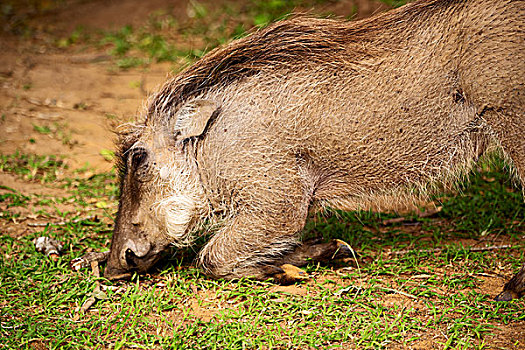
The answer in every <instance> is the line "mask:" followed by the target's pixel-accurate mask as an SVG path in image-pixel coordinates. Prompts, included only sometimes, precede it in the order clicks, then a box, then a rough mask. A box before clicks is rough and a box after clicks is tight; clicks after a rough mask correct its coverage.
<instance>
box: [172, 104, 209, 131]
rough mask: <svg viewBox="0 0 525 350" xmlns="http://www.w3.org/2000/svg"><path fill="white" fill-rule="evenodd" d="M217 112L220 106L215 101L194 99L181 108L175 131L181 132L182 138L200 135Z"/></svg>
mask: <svg viewBox="0 0 525 350" xmlns="http://www.w3.org/2000/svg"><path fill="white" fill-rule="evenodd" d="M217 113H218V107H217V104H216V103H215V102H214V101H211V100H193V101H191V102H189V103H187V104H186V105H184V106H182V108H181V109H180V112H179V115H178V118H177V122H176V123H175V132H179V133H180V137H181V138H182V139H187V138H189V137H195V136H200V135H202V134H203V133H204V131H205V130H206V127H207V126H208V124H209V123H210V121H211V120H212V119H213V118H214V117H215V116H216V115H217Z"/></svg>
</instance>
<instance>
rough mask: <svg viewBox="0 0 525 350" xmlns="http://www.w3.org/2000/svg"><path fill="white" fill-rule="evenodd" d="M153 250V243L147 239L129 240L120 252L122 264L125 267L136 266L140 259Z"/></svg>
mask: <svg viewBox="0 0 525 350" xmlns="http://www.w3.org/2000/svg"><path fill="white" fill-rule="evenodd" d="M150 250H151V244H150V243H149V242H147V241H145V240H142V241H137V242H135V241H132V240H128V241H127V242H126V243H125V244H124V246H123V247H122V250H121V253H120V264H121V265H122V267H123V268H124V269H129V268H133V267H136V266H137V264H138V259H140V258H143V257H144V256H146V255H147V254H148V253H149V252H150Z"/></svg>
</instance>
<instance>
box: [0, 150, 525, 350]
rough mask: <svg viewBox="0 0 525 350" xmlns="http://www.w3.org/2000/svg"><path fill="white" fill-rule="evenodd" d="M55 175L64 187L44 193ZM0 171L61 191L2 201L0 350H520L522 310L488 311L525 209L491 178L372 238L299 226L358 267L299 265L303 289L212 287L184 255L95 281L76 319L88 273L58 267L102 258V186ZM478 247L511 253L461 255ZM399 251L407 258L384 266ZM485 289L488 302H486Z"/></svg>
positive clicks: (47, 171) (370, 218)
mask: <svg viewBox="0 0 525 350" xmlns="http://www.w3.org/2000/svg"><path fill="white" fill-rule="evenodd" d="M57 168H58V169H61V171H65V172H66V176H64V177H63V178H62V179H61V180H57V179H56V178H54V179H55V180H54V182H53V183H50V182H49V181H47V180H44V179H51V178H53V177H52V174H53V173H54V172H55V171H56V169H57ZM0 169H1V171H2V172H5V173H9V174H12V175H13V176H16V177H18V178H19V179H20V180H21V181H27V182H35V181H37V182H38V181H40V182H41V183H42V186H52V187H55V188H58V189H64V190H65V191H66V192H65V194H64V195H62V196H37V195H34V194H31V193H20V192H18V191H15V190H13V189H9V188H6V187H5V186H4V187H2V190H3V191H2V192H1V193H2V194H1V195H0V204H1V205H2V210H3V214H2V217H1V218H0V223H1V224H2V227H4V228H12V229H14V231H15V234H3V235H1V236H0V250H1V254H0V259H1V260H0V284H1V285H2V288H1V289H0V309H1V312H0V315H1V318H0V343H1V344H3V346H4V347H6V348H20V349H34V348H38V349H39V348H49V349H56V348H65V349H85V348H108V347H111V348H115V349H122V348H135V347H137V348H144V349H151V348H163V349H164V348H166V349H186V348H188V349H208V348H215V349H255V348H268V349H282V348H293V349H306V348H338V347H342V348H348V347H351V348H355V347H358V348H374V349H380V348H397V347H406V346H421V347H423V348H426V347H427V346H430V345H429V344H432V345H434V346H437V348H442V349H449V348H450V349H472V348H474V349H483V348H487V347H488V348H494V347H496V345H497V344H499V343H494V341H495V339H499V340H500V341H503V343H501V346H502V347H508V346H511V345H512V344H513V343H515V344H516V345H515V346H516V347H518V346H523V340H522V339H518V338H517V334H518V333H516V332H515V333H512V331H509V330H512V329H520V327H521V329H522V328H523V327H524V325H525V314H524V313H523V308H524V306H525V301H524V300H516V301H512V302H508V303H500V302H494V301H492V298H493V296H494V294H495V293H497V292H498V291H499V288H501V286H502V284H503V282H504V280H505V279H504V278H503V277H508V276H510V275H511V274H512V273H514V272H516V271H517V269H518V268H519V266H520V264H521V263H522V262H523V261H525V254H524V253H523V251H524V250H523V243H520V240H521V242H522V241H523V240H522V238H521V237H522V236H523V234H524V232H525V225H524V219H525V210H524V209H525V205H524V204H523V201H522V199H521V197H520V193H519V191H518V190H516V189H512V190H511V187H510V183H509V180H508V177H507V175H506V174H504V172H503V171H502V170H501V167H500V164H496V165H495V166H493V167H487V166H485V167H484V168H482V169H481V171H480V172H475V173H473V174H472V175H471V182H470V185H465V186H463V187H462V189H461V192H462V193H461V194H460V195H440V196H439V200H440V201H441V202H442V203H443V211H442V212H441V213H439V214H438V215H437V216H436V217H432V218H425V219H419V218H417V217H416V216H414V217H413V219H414V220H413V221H410V225H397V226H383V225H381V222H382V220H383V219H386V218H391V217H393V216H394V215H393V214H386V213H371V212H350V213H345V212H338V213H336V214H334V215H332V216H328V217H327V216H320V217H317V218H316V219H315V220H314V221H316V225H314V224H313V222H314V221H311V223H310V224H309V225H308V227H307V234H308V235H310V236H313V235H323V236H324V237H325V238H330V237H332V236H334V237H335V236H337V237H340V238H343V239H345V240H346V241H347V242H349V243H350V244H352V246H353V247H354V248H355V249H356V250H357V251H358V253H359V254H360V257H359V260H358V261H359V267H355V265H354V263H353V262H352V261H347V262H337V263H336V262H334V264H330V265H326V266H325V265H318V264H311V265H310V266H308V267H307V268H306V270H307V271H308V273H309V274H310V275H311V276H312V279H311V280H310V281H309V282H306V283H302V284H299V285H295V286H290V287H281V286H275V285H273V284H271V283H269V282H256V281H250V280H241V281H237V282H229V281H222V280H218V281H216V280H211V279H209V278H207V277H205V276H203V275H202V274H201V273H200V271H199V270H198V269H195V268H193V267H191V265H190V263H191V258H189V257H191V256H192V253H191V252H185V253H184V252H183V253H180V254H175V255H172V256H170V257H168V258H167V259H165V260H164V262H163V263H162V264H161V265H159V267H158V269H157V271H156V272H154V273H152V274H147V275H144V276H138V275H135V276H134V278H133V279H132V281H131V282H109V281H107V280H105V279H103V278H100V279H99V281H100V283H101V284H102V293H99V294H97V298H98V300H97V303H96V304H95V305H94V306H93V307H92V308H91V309H90V310H89V311H88V312H87V313H85V314H82V313H80V312H79V309H80V306H81V305H82V304H83V303H84V302H85V301H86V300H87V299H88V298H89V297H90V296H91V295H92V293H93V288H94V284H95V278H94V277H93V276H92V275H91V273H90V271H89V270H87V269H86V270H82V271H80V272H73V271H71V270H70V268H69V261H70V260H71V259H72V258H75V257H78V256H81V255H82V254H84V253H85V252H86V251H91V250H96V251H99V250H103V249H107V247H108V246H109V240H110V235H111V230H112V218H113V215H114V212H115V210H116V204H117V203H116V200H117V199H116V198H117V196H118V193H117V192H118V188H117V186H116V178H115V175H114V173H107V174H105V173H103V174H96V175H93V176H92V177H90V178H89V179H82V178H81V177H77V176H76V174H75V173H73V172H71V171H68V170H67V169H62V168H61V167H60V162H59V161H58V160H56V159H55V158H53V157H45V158H42V157H36V156H31V155H24V154H19V153H17V154H13V155H4V156H2V163H1V165H0ZM35 169H36V170H35ZM31 173H34V174H35V176H32V177H28V176H27V175H28V174H31ZM36 174H38V176H36ZM46 181H47V182H46ZM101 202H104V203H105V205H102V206H101V205H97V203H101ZM16 208H26V209H27V210H32V211H33V212H36V213H38V216H37V218H38V221H44V222H47V223H48V225H47V226H45V227H33V228H31V227H29V226H26V225H25V223H24V222H25V221H28V220H30V216H27V217H23V215H22V216H21V215H20V214H19V215H16V213H17V211H16V210H15V209H16ZM17 230H21V232H22V233H19V234H17V233H16V232H19V231H17ZM38 236H50V237H53V238H56V239H58V240H60V241H62V242H64V243H65V247H64V253H63V255H62V256H61V257H60V258H59V259H58V260H57V261H52V260H51V259H49V258H47V257H45V256H43V255H42V254H41V253H37V252H35V248H34V245H33V243H32V240H33V239H34V238H36V237H38ZM491 240H493V241H494V242H493V241H491ZM485 241H488V242H489V244H497V243H498V242H500V241H502V242H505V243H508V244H513V245H514V246H515V247H517V248H519V249H505V250H495V251H470V250H469V249H468V246H470V245H474V244H478V246H479V245H480V244H485V243H486V242H485ZM428 248H439V249H440V251H439V252H437V253H435V252H430V251H428V250H426V249H428ZM401 250H407V252H405V253H403V254H396V253H395V252H396V251H401ZM502 273H503V275H501V274H502ZM490 283H495V285H496V291H493V290H490V291H486V290H485V288H486V286H487V285H490ZM425 344H426V345H425ZM489 345H490V346H489Z"/></svg>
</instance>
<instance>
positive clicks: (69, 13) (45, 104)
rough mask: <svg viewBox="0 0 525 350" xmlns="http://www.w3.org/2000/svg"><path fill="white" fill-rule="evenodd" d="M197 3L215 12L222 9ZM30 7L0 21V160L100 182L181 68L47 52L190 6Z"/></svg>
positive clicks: (93, 52)
mask: <svg viewBox="0 0 525 350" xmlns="http://www.w3.org/2000/svg"><path fill="white" fill-rule="evenodd" d="M202 2H203V3H206V4H207V6H209V7H210V8H213V7H214V6H219V5H218V3H220V2H221V1H219V2H217V1H209V0H207V1H202ZM17 3H18V2H17ZM38 4H39V5H35V2H34V1H26V2H19V5H14V6H13V8H14V10H13V11H14V13H16V15H15V16H11V17H9V20H6V21H4V28H2V29H3V31H1V32H0V63H1V64H0V86H1V88H0V114H1V119H0V154H12V153H15V152H16V151H20V152H21V153H23V154H39V155H50V154H52V155H59V156H62V157H64V162H65V163H66V164H67V165H68V166H69V170H68V171H74V170H75V169H81V168H83V169H87V171H86V172H85V173H84V176H90V175H91V174H93V173H95V172H99V171H100V172H107V171H109V170H110V169H111V168H112V167H113V162H112V160H111V159H110V157H108V156H107V155H108V152H109V153H110V152H111V151H112V150H113V149H114V144H113V142H114V133H113V130H114V128H115V126H116V125H118V124H119V123H120V122H122V121H127V120H131V119H133V118H134V116H136V115H137V114H140V113H141V111H142V109H143V106H144V103H145V101H146V99H147V97H148V95H149V94H150V93H151V92H153V91H155V89H156V88H157V87H158V86H159V84H161V83H162V82H163V81H164V80H165V79H166V77H167V75H168V74H169V72H170V71H172V70H174V69H177V68H180V67H177V65H176V64H174V63H172V62H170V63H156V62H153V63H151V64H150V65H148V66H147V67H137V68H131V69H127V70H120V69H118V68H116V66H115V63H114V62H113V59H112V57H111V56H110V55H109V54H108V48H107V47H103V46H102V47H96V46H84V45H73V46H71V47H66V48H59V47H57V45H55V42H56V40H57V38H63V37H68V36H69V35H70V34H71V32H72V31H74V30H75V28H78V27H79V26H82V27H83V28H84V30H85V32H87V33H99V32H101V31H108V30H115V29H118V28H122V27H123V26H124V25H127V24H131V25H133V26H141V25H142V24H144V23H145V22H146V20H147V18H148V14H150V13H153V12H155V11H159V10H163V11H165V12H167V13H170V14H171V15H172V16H173V17H174V18H176V19H177V20H180V21H185V20H187V19H188V18H189V17H190V15H191V13H190V11H188V4H189V1H186V0H149V1H144V0H122V1H116V0H104V1H102V0H83V1H82V0H78V1H75V0H72V1H60V2H53V1H48V2H45V1H42V2H39V3H38ZM26 5H27V6H26ZM29 5H31V6H29ZM324 6H329V10H330V11H332V12H334V13H336V14H337V15H340V16H347V15H349V14H350V13H352V11H353V10H352V9H355V8H357V17H365V16H368V15H370V14H372V13H374V12H375V11H379V10H381V9H385V8H386V5H384V4H383V3H381V2H379V1H372V0H355V1H351V0H348V1H346V0H345V1H338V2H333V3H329V4H328V5H324ZM6 18H7V17H6ZM4 19H5V18H4ZM24 28H26V29H27V28H30V29H31V30H30V33H31V34H30V35H27V34H24ZM26 33H27V32H26ZM42 128H45V129H42ZM0 185H3V186H7V187H10V188H13V189H15V190H17V191H20V192H22V193H35V194H39V193H46V194H49V193H50V192H49V191H55V192H56V191H61V190H60V189H56V188H53V189H51V188H49V187H46V186H44V185H41V184H39V183H35V182H30V181H27V182H26V181H22V180H20V179H17V178H16V177H14V176H12V175H10V174H3V173H0ZM9 225H10V226H9V227H5V226H4V227H2V230H5V232H8V233H10V234H13V235H16V234H23V232H24V231H23V230H22V231H21V230H19V229H15V227H19V226H17V225H16V223H10V224H9ZM503 243H504V242H503ZM480 278H482V279H484V280H485V284H486V285H485V286H483V290H484V292H485V293H487V292H488V291H490V292H491V293H493V294H497V292H498V291H499V290H500V289H501V286H502V285H501V278H499V277H495V275H492V276H486V277H480ZM274 288H275V289H276V290H279V291H285V292H288V293H291V294H298V295H301V294H304V293H306V292H305V289H304V287H303V286H287V287H282V286H275V287H274ZM396 298H398V299H399V298H401V299H403V300H402V302H411V301H410V299H407V298H403V297H400V296H399V295H392V296H391V299H392V300H387V301H386V302H387V303H388V302H391V303H397V304H399V302H400V301H399V300H397V299H396ZM192 308H194V309H195V310H197V311H196V312H197V313H198V312H202V314H203V315H204V316H203V317H204V318H205V319H209V318H211V317H212V316H213V313H214V312H216V311H213V310H211V311H210V310H209V309H206V310H204V309H203V310H200V311H199V308H198V307H196V306H195V305H193V306H192ZM499 332H503V333H505V332H508V335H509V336H511V337H512V339H515V338H516V337H520V334H525V331H523V330H518V329H510V328H509V327H506V328H502V330H500V331H499ZM520 332H521V333H520ZM429 336H430V335H429ZM506 337H507V334H499V335H498V337H497V338H498V339H495V340H494V341H495V342H502V343H503V346H506V345H508V343H506V342H505V338H506ZM431 343H432V339H428V340H425V339H423V340H421V348H425V346H426V345H428V344H431ZM425 344H426V345H425ZM416 348H417V346H416Z"/></svg>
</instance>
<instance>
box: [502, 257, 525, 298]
mask: <svg viewBox="0 0 525 350" xmlns="http://www.w3.org/2000/svg"><path fill="white" fill-rule="evenodd" d="M524 295H525V265H523V266H522V267H521V269H520V270H519V271H518V273H517V274H516V275H515V276H514V277H512V279H511V280H510V281H508V282H507V284H505V287H503V292H501V293H500V294H499V295H498V296H497V297H496V298H495V300H496V301H509V300H512V299H518V298H521V297H522V296H524Z"/></svg>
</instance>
